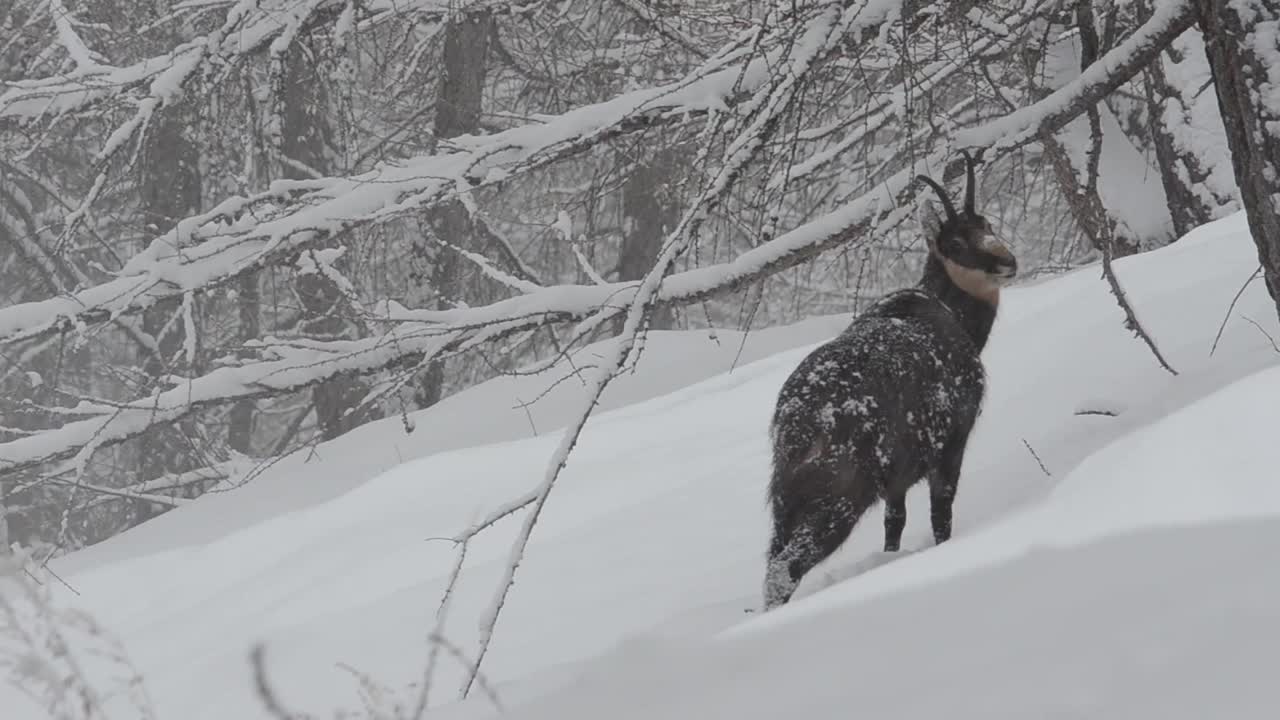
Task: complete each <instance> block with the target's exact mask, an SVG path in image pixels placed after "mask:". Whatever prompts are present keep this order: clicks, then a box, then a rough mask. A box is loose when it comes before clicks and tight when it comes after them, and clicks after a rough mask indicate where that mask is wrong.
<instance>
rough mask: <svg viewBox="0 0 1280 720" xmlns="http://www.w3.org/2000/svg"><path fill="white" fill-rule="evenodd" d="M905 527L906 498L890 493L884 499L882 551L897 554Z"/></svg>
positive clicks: (902, 495)
mask: <svg viewBox="0 0 1280 720" xmlns="http://www.w3.org/2000/svg"><path fill="white" fill-rule="evenodd" d="M906 526H907V496H906V494H905V493H903V494H899V493H897V492H892V493H890V494H889V495H886V496H885V499H884V551H885V552H897V551H898V548H900V547H901V546H902V530H903V528H905V527H906Z"/></svg>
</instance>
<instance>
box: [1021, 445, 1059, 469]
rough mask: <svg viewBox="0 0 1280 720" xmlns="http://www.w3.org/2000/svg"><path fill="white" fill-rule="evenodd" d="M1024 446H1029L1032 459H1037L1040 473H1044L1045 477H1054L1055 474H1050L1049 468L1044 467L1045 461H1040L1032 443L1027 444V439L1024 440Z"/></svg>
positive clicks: (1028, 449)
mask: <svg viewBox="0 0 1280 720" xmlns="http://www.w3.org/2000/svg"><path fill="white" fill-rule="evenodd" d="M1022 444H1023V445H1026V446H1027V452H1029V453H1031V457H1033V458H1035V459H1036V464H1037V465H1039V466H1040V472H1043V473H1044V476H1045V477H1053V473H1051V472H1049V468H1047V467H1045V466H1044V461H1043V460H1041V459H1040V455H1039V454H1037V453H1036V449H1035V448H1033V447H1031V443H1029V442H1027V439H1026V438H1022Z"/></svg>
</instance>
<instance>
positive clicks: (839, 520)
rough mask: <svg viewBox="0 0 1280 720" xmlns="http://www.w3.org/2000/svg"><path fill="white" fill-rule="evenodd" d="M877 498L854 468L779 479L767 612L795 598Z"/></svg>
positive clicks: (810, 469) (813, 468)
mask: <svg viewBox="0 0 1280 720" xmlns="http://www.w3.org/2000/svg"><path fill="white" fill-rule="evenodd" d="M874 500H875V494H874V492H865V491H862V486H861V485H860V484H859V483H858V482H857V480H856V479H855V478H854V477H853V469H852V468H851V467H847V466H845V467H840V468H836V469H832V468H827V467H821V466H819V465H806V466H804V467H801V468H798V469H797V470H796V471H795V472H794V474H792V475H790V476H784V477H781V478H775V482H774V484H773V488H772V493H771V505H772V510H773V540H772V542H771V543H770V546H769V559H768V568H767V570H766V574H765V583H764V585H765V586H764V605H765V609H766V610H768V609H770V608H774V607H777V606H779V605H783V604H785V603H786V602H787V601H788V600H790V599H791V595H792V594H793V593H794V592H795V590H796V587H797V586H798V585H799V584H800V580H801V578H803V577H804V576H805V573H807V572H809V571H810V570H812V569H813V568H814V567H815V566H816V565H817V564H818V563H820V562H822V561H823V560H825V559H826V558H827V557H828V556H830V555H831V553H833V552H835V551H836V548H838V547H840V545H841V543H843V542H844V541H845V540H846V539H847V538H848V537H849V533H851V532H853V527H854V525H856V524H857V522H858V519H859V518H860V517H862V515H863V513H865V512H866V511H867V509H868V508H869V507H871V504H872V502H874Z"/></svg>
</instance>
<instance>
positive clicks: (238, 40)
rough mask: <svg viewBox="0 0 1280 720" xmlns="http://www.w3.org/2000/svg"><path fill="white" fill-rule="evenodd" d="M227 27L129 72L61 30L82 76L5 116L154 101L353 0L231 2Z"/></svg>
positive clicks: (31, 90) (476, 6)
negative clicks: (193, 64)
mask: <svg viewBox="0 0 1280 720" xmlns="http://www.w3.org/2000/svg"><path fill="white" fill-rule="evenodd" d="M542 3H543V0H470V2H467V1H466V0H367V1H366V2H361V3H359V7H360V11H361V18H362V20H363V22H365V23H368V24H377V23H381V22H385V21H386V20H387V19H388V18H391V17H404V18H406V19H411V20H413V21H415V22H423V23H439V22H442V21H444V20H447V19H448V18H449V17H451V16H454V15H457V14H465V13H469V12H476V11H480V10H487V11H489V12H492V13H495V14H518V13H523V12H528V11H529V10H530V9H532V8H534V7H536V6H538V5H541V4H542ZM227 4H228V5H231V8H230V9H228V11H227V20H226V22H225V23H224V25H223V27H222V29H221V31H219V32H216V33H213V34H210V35H205V36H201V37H198V38H195V39H194V40H191V41H190V42H186V43H183V44H181V45H178V46H177V47H175V48H174V49H173V50H171V51H169V52H167V53H164V54H163V55H157V56H154V57H149V58H146V59H144V60H141V61H138V62H136V63H133V64H130V65H126V66H121V67H117V66H112V65H107V64H104V63H99V62H90V63H85V62H83V60H84V59H90V60H91V61H92V60H93V58H92V56H91V55H88V54H87V50H85V49H84V47H83V43H82V42H79V43H77V42H76V41H77V40H78V37H76V36H75V34H74V32H71V33H70V34H68V32H67V31H68V30H69V29H70V27H69V24H68V27H67V28H65V29H64V27H63V24H62V23H60V24H59V25H58V26H57V31H58V36H59V39H60V41H61V42H62V44H63V46H64V47H66V49H67V52H68V54H69V55H70V56H71V57H72V59H73V60H75V61H76V65H77V67H76V69H75V70H74V71H72V72H69V73H59V74H56V75H52V76H50V77H46V78H39V79H35V80H21V81H16V82H11V83H8V85H9V89H8V90H5V91H4V92H3V93H0V117H15V118H35V117H40V116H43V115H49V114H61V113H67V112H75V111H80V110H84V109H87V108H89V107H91V106H93V105H95V104H97V103H100V102H103V101H108V100H113V99H119V98H122V97H126V96H134V97H135V99H137V100H141V99H142V98H143V97H148V96H152V97H153V96H154V90H155V89H154V88H148V85H149V84H151V83H153V81H155V80H156V79H157V78H158V77H160V76H161V75H163V74H165V73H167V72H171V71H172V70H173V69H174V68H175V67H179V66H182V65H185V64H187V63H188V62H189V61H190V60H191V59H192V58H204V59H206V60H211V61H213V62H216V63H218V64H220V65H223V64H233V63H234V62H236V61H237V60H238V59H241V58H244V57H246V56H249V55H253V54H256V53H259V52H261V51H262V50H264V49H265V48H267V47H268V46H269V45H270V44H271V43H272V42H273V41H275V40H276V38H278V37H279V36H280V35H281V34H283V33H296V32H298V31H300V30H305V29H310V28H311V27H312V26H313V25H318V24H319V23H320V22H321V21H323V22H328V21H335V22H336V21H338V20H339V19H340V18H341V17H342V16H343V12H344V11H345V10H346V8H347V7H348V5H349V4H350V3H349V2H348V0H237V1H236V2H234V3H227ZM57 5H58V7H56V8H54V15H55V20H56V19H57V18H59V17H60V16H61V17H65V14H66V11H65V10H60V8H61V3H60V2H59V3H57ZM191 77H192V76H191V75H188V74H183V75H182V77H180V78H179V77H174V78H171V80H172V81H173V82H172V83H166V84H164V85H163V86H162V89H163V90H165V91H178V90H179V89H180V88H181V87H182V86H183V85H185V84H186V83H187V82H188V80H190V79H191Z"/></svg>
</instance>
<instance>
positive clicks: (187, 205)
mask: <svg viewBox="0 0 1280 720" xmlns="http://www.w3.org/2000/svg"><path fill="white" fill-rule="evenodd" d="M194 126H195V122H194V118H192V110H191V108H190V106H189V105H186V104H180V105H175V106H170V107H167V108H164V109H163V110H161V111H160V112H159V113H157V115H156V117H155V118H154V119H153V120H152V123H151V129H150V131H149V132H148V135H147V141H146V145H145V149H144V152H143V154H142V157H141V158H140V160H139V163H138V166H139V167H140V168H141V169H142V173H141V175H142V176H141V179H140V184H141V199H142V204H141V209H142V219H143V222H144V224H145V226H146V234H147V236H149V237H153V236H155V235H159V234H162V233H165V232H168V231H169V230H171V229H172V228H173V227H174V225H176V224H177V222H178V220H180V219H182V218H184V217H188V216H190V215H194V214H195V213H197V212H199V211H200V191H201V188H200V169H199V161H200V151H199V148H198V147H197V146H196V144H195V143H194V142H193V141H192V140H191V138H190V137H188V135H187V128H190V127H194ZM181 312H182V307H181V303H180V301H176V300H167V301H162V302H158V303H156V305H155V306H154V307H152V308H150V309H148V310H147V311H146V312H144V313H143V315H142V329H143V332H145V333H146V334H147V335H149V336H150V337H152V338H154V339H155V340H156V351H154V352H153V351H150V350H142V351H141V353H140V355H141V357H140V358H139V359H140V360H141V361H142V367H143V372H144V373H145V374H146V376H147V377H148V378H149V379H150V382H149V383H148V387H147V388H145V390H146V391H152V390H154V389H155V388H156V387H157V386H158V385H159V384H160V383H161V382H162V379H163V377H164V376H165V375H167V374H169V373H171V372H173V371H174V368H171V367H169V362H170V361H171V360H172V359H173V358H174V357H176V356H178V355H179V354H180V350H181V348H182V346H183V342H184V334H185V332H186V329H185V328H184V327H183V325H182V322H181V320H180V319H179V320H176V327H175V326H174V325H173V323H175V317H176V316H177V315H179V314H180V313H181ZM193 340H195V339H193ZM194 433H195V426H194V424H193V423H192V422H191V421H187V422H184V423H180V424H173V425H165V426H161V427H159V428H157V429H156V430H155V431H153V432H149V433H147V434H145V435H143V436H142V437H141V438H140V439H139V441H138V472H139V475H140V477H138V478H137V479H138V480H150V479H153V478H157V477H160V476H162V475H167V474H169V473H178V472H183V471H185V470H190V469H192V468H194V467H195V464H194V461H193V458H192V453H191V452H189V450H190V448H191V447H192V441H191V437H192V436H193V435H194ZM130 504H131V514H132V516H131V517H130V521H129V524H130V525H133V524H136V523H139V522H142V521H144V520H147V519H149V518H151V517H153V516H154V515H155V514H156V511H155V508H153V507H152V505H151V504H150V503H146V502H139V501H130Z"/></svg>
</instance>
